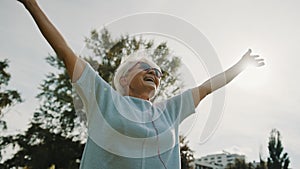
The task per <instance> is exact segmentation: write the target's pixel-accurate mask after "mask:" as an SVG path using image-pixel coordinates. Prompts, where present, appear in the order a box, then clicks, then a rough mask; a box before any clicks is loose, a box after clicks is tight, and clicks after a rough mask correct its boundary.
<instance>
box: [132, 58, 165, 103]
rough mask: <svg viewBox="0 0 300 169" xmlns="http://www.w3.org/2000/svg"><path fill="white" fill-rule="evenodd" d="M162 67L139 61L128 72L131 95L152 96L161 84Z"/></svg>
mask: <svg viewBox="0 0 300 169" xmlns="http://www.w3.org/2000/svg"><path fill="white" fill-rule="evenodd" d="M161 76H162V73H161V71H160V69H158V68H155V67H154V66H150V64H148V63H145V62H138V63H137V64H136V65H135V66H133V67H132V68H131V69H130V71H128V73H127V80H128V85H129V86H128V87H129V95H131V96H136V97H139V96H142V97H143V98H145V97H146V98H147V97H148V99H147V100H149V98H151V97H152V96H153V95H154V93H155V92H156V89H157V88H158V86H159V84H160V79H161Z"/></svg>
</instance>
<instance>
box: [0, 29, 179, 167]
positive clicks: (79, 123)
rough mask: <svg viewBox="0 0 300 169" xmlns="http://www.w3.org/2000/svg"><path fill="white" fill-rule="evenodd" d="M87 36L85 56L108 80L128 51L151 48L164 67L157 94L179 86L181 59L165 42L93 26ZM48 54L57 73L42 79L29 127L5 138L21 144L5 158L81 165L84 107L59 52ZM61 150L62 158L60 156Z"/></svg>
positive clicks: (46, 164) (14, 161)
mask: <svg viewBox="0 0 300 169" xmlns="http://www.w3.org/2000/svg"><path fill="white" fill-rule="evenodd" d="M85 42H86V47H87V49H88V50H89V51H90V53H92V54H91V55H87V56H82V57H83V58H85V59H86V60H87V61H88V62H89V63H90V64H91V65H92V67H93V68H95V70H96V71H98V72H99V74H100V75H101V77H102V78H103V79H104V80H106V81H107V82H108V83H110V84H112V83H111V82H112V79H113V75H114V72H115V70H116V68H117V67H118V66H119V64H120V62H121V59H122V57H123V56H124V55H128V54H131V53H132V52H134V51H137V50H140V49H146V50H149V51H152V53H149V54H150V55H151V56H152V57H153V60H154V61H155V62H156V63H157V64H158V65H159V66H161V68H162V70H164V71H163V77H162V81H161V86H160V90H159V92H158V97H162V98H166V97H169V96H173V95H175V94H177V93H178V92H179V89H180V82H178V81H177V77H178V73H177V70H178V67H179V65H180V59H179V58H178V57H176V56H172V57H170V54H171V52H170V50H169V49H168V47H167V45H166V43H165V42H164V43H160V44H159V45H157V46H156V47H155V45H154V42H153V41H152V40H143V39H142V38H141V37H140V38H137V37H129V36H128V35H127V36H121V38H119V39H116V40H113V39H112V38H111V35H110V34H109V32H108V31H107V30H106V29H104V30H102V32H97V31H96V30H93V31H91V35H90V37H89V38H86V39H85ZM46 60H47V62H48V63H49V64H50V65H51V66H53V67H55V68H56V69H57V70H58V73H57V72H56V73H50V74H48V75H47V76H46V79H45V80H44V81H43V82H42V84H41V86H40V90H41V92H40V93H39V94H38V96H37V98H38V99H39V100H40V107H39V109H38V111H36V112H35V113H34V117H33V119H32V122H31V124H30V127H29V129H28V130H27V131H26V132H25V133H23V134H18V135H15V136H8V137H6V140H5V141H4V142H3V143H2V145H6V146H7V145H9V144H14V145H16V147H18V148H19V151H18V152H17V153H16V154H15V155H14V157H13V158H12V159H9V160H7V161H6V162H5V164H6V165H5V167H6V168H11V167H16V166H23V167H24V166H26V167H28V168H33V169H35V168H49V167H50V166H55V167H56V168H65V169H68V168H78V165H79V162H80V158H81V157H80V156H81V154H82V151H83V147H84V142H85V139H86V132H84V131H85V130H86V126H85V125H86V124H85V122H84V119H85V116H82V113H80V112H81V111H80V110H81V109H82V103H81V102H80V99H78V96H77V95H76V94H74V92H73V90H72V86H71V83H70V81H69V78H68V76H67V72H66V70H65V68H64V65H63V63H62V61H60V60H58V59H57V57H55V56H49V57H47V58H46ZM168 73H172V74H173V76H166V75H168ZM162 91H164V92H162ZM154 99H157V97H156V98H154ZM74 102H75V103H76V104H74ZM74 106H77V107H76V109H75V108H74ZM76 110H77V113H76ZM58 154H59V157H60V158H57V157H58ZM40 157H43V160H40Z"/></svg>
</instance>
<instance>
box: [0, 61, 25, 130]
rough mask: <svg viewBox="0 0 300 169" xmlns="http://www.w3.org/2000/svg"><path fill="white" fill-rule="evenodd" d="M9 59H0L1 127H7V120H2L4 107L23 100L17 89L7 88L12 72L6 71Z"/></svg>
mask: <svg viewBox="0 0 300 169" xmlns="http://www.w3.org/2000/svg"><path fill="white" fill-rule="evenodd" d="M6 68H8V60H7V59H5V60H3V61H0V128H2V129H6V127H7V126H6V123H5V121H1V117H2V116H3V115H4V109H7V108H8V107H11V106H13V105H15V104H16V103H20V102H22V99H21V96H20V93H19V92H18V91H16V90H11V89H7V86H8V82H9V80H10V77H11V76H10V74H9V73H8V72H7V71H6Z"/></svg>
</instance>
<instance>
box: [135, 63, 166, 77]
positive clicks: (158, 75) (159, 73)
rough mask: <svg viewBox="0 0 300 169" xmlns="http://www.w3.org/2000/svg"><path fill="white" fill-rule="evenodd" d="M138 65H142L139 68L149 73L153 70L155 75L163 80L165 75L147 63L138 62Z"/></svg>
mask: <svg viewBox="0 0 300 169" xmlns="http://www.w3.org/2000/svg"><path fill="white" fill-rule="evenodd" d="M137 64H139V65H140V67H139V68H140V69H142V70H144V71H146V72H147V73H148V72H150V71H151V70H153V71H154V73H155V76H156V77H158V78H161V77H162V75H163V74H162V72H161V71H160V70H159V69H157V68H153V67H151V66H150V65H149V64H147V63H145V62H138V63H137Z"/></svg>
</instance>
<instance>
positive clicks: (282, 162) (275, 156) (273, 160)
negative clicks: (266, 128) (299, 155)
mask: <svg viewBox="0 0 300 169" xmlns="http://www.w3.org/2000/svg"><path fill="white" fill-rule="evenodd" d="M268 149H269V155H270V157H269V158H268V163H267V165H268V169H288V166H289V164H290V159H289V157H288V154H287V153H283V146H282V143H281V136H280V132H279V131H278V130H276V129H273V130H272V131H271V134H270V138H269V144H268Z"/></svg>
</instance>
